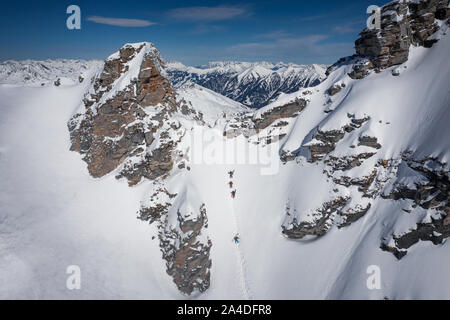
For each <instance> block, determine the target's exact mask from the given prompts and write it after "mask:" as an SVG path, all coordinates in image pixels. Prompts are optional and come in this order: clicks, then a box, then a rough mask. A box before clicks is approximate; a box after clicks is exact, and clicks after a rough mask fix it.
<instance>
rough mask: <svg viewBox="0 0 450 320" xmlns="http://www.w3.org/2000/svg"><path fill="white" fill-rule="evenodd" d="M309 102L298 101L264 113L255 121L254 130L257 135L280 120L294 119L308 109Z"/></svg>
mask: <svg viewBox="0 0 450 320" xmlns="http://www.w3.org/2000/svg"><path fill="white" fill-rule="evenodd" d="M306 105H307V101H306V100H305V99H297V100H295V101H293V102H290V103H288V104H285V105H282V106H279V107H275V108H273V109H270V110H269V111H267V112H264V113H263V114H261V116H259V117H258V118H256V119H254V120H253V121H254V128H255V130H256V133H259V132H261V131H262V130H264V129H266V128H267V127H268V126H270V125H271V124H272V123H274V122H275V121H277V120H279V119H286V118H293V117H295V116H297V115H298V114H299V113H300V112H301V111H302V110H303V109H305V108H306Z"/></svg>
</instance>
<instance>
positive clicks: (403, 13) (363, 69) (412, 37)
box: [349, 0, 449, 79]
mask: <svg viewBox="0 0 450 320" xmlns="http://www.w3.org/2000/svg"><path fill="white" fill-rule="evenodd" d="M448 4H449V0H418V1H412V0H396V1H392V2H390V3H389V4H387V5H385V6H383V7H382V8H381V28H380V29H374V30H369V29H365V30H364V31H363V32H361V34H360V38H359V39H358V40H356V42H355V49H356V54H357V55H358V56H360V57H366V58H368V61H367V62H363V63H357V64H355V66H354V67H353V71H352V72H351V73H350V74H349V75H350V77H352V78H353V79H361V78H363V77H365V76H366V75H367V74H368V73H369V70H371V69H377V70H380V69H385V68H388V67H391V66H395V65H399V64H402V63H404V62H406V61H407V60H408V56H409V49H410V46H411V45H416V46H425V47H431V46H432V45H433V43H434V42H436V40H428V38H429V37H430V36H431V35H432V34H434V33H435V32H436V31H437V30H438V25H437V23H436V21H437V20H444V19H446V18H447V17H448V16H449V8H448Z"/></svg>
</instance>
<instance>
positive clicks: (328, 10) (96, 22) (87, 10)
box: [0, 0, 386, 65]
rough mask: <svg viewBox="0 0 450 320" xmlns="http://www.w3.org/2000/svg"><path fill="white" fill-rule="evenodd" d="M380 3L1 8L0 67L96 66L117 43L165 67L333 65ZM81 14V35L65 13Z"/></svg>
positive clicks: (208, 0) (171, 0)
mask: <svg viewBox="0 0 450 320" xmlns="http://www.w3.org/2000/svg"><path fill="white" fill-rule="evenodd" d="M385 2H386V1H385V0H381V1H378V0H351V1H350V0H339V1H336V0H334V1H331V0H316V1H310V0H308V1H306V0H297V1H287V0H286V1H283V0H281V1H273V0H271V1H269V0H258V1H249V2H246V1H226V2H222V1H214V0H198V1H181V0H161V1H153V0H146V1H143V0H142V1H141V0H129V1H117V0H109V1H103V0H96V1H65V0H58V1H21V2H18V1H8V2H3V3H2V10H1V13H0V15H1V20H0V27H1V29H2V32H1V33H0V40H1V42H2V50H1V52H0V60H7V59H15V60H22V59H47V58H83V59H104V58H105V57H107V56H108V55H109V54H111V53H112V52H114V51H117V49H118V48H120V47H121V46H122V45H123V44H124V43H127V42H140V41H150V42H153V43H154V44H155V45H156V46H157V47H158V49H160V51H161V53H162V55H163V58H164V59H165V60H176V61H181V62H183V63H185V64H188V65H200V64H204V63H207V62H209V61H218V60H237V61H261V60H265V61H271V62H278V61H284V62H294V63H303V64H310V63H325V64H328V63H333V62H334V61H335V60H337V59H338V58H339V57H341V56H346V55H350V54H353V52H354V49H353V44H354V41H355V40H356V38H357V36H358V33H359V32H360V31H361V30H362V29H363V28H364V26H365V21H366V19H367V14H366V8H367V7H368V6H369V5H372V4H375V5H382V4H384V3H385ZM72 4H75V5H78V6H79V7H80V8H81V30H68V29H67V28H66V19H67V17H68V14H67V13H66V9H67V7H68V6H69V5H72Z"/></svg>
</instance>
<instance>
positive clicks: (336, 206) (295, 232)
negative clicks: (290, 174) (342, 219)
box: [282, 197, 349, 240]
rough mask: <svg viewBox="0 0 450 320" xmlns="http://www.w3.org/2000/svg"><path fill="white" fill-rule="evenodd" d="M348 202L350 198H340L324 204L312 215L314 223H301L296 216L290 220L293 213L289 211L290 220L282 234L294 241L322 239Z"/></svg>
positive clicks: (283, 227) (284, 226) (283, 228)
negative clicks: (311, 238) (310, 238)
mask: <svg viewBox="0 0 450 320" xmlns="http://www.w3.org/2000/svg"><path fill="white" fill-rule="evenodd" d="M348 201H349V198H346V197H339V198H337V199H334V200H331V201H329V202H326V203H324V204H323V205H322V207H321V208H319V209H317V211H315V212H314V213H312V214H311V217H312V221H301V222H299V221H297V217H296V215H294V216H293V217H292V218H290V217H291V213H290V212H289V210H290V209H288V210H287V216H288V218H289V219H288V221H287V222H286V223H285V224H284V225H283V226H282V232H283V234H284V235H285V236H286V237H288V238H289V239H294V240H300V239H303V238H305V237H321V236H323V235H325V234H326V233H327V231H328V230H329V229H330V228H331V226H332V221H333V218H334V216H335V215H337V214H340V212H341V210H342V208H344V207H345V205H346V204H347V202H348ZM289 220H290V221H289Z"/></svg>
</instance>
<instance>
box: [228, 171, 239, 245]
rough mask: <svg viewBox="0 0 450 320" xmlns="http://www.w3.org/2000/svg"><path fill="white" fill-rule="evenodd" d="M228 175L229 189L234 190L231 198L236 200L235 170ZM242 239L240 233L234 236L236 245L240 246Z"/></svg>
mask: <svg viewBox="0 0 450 320" xmlns="http://www.w3.org/2000/svg"><path fill="white" fill-rule="evenodd" d="M228 175H229V176H230V182H228V185H229V187H230V189H231V190H232V191H231V198H232V199H235V198H236V189H234V190H233V185H234V183H233V180H232V179H233V177H234V170H233V171H229V172H228ZM240 240H241V239H240V237H239V233H238V234H236V235H235V236H234V238H233V242H234V243H235V244H239V241H240Z"/></svg>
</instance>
